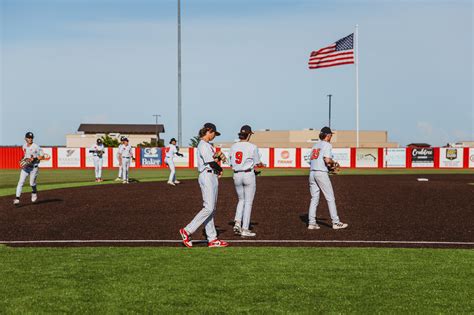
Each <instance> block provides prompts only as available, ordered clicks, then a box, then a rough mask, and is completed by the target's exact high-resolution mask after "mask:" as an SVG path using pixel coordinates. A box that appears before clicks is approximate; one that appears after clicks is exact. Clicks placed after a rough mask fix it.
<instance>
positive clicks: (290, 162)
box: [275, 148, 296, 167]
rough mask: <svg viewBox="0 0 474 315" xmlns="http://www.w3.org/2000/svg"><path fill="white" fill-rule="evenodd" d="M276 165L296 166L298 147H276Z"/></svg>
mask: <svg viewBox="0 0 474 315" xmlns="http://www.w3.org/2000/svg"><path fill="white" fill-rule="evenodd" d="M275 167H296V149H295V148H287V149H281V148H278V149H275Z"/></svg>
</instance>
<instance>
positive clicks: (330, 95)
mask: <svg viewBox="0 0 474 315" xmlns="http://www.w3.org/2000/svg"><path fill="white" fill-rule="evenodd" d="M328 98H329V128H331V98H332V94H328Z"/></svg>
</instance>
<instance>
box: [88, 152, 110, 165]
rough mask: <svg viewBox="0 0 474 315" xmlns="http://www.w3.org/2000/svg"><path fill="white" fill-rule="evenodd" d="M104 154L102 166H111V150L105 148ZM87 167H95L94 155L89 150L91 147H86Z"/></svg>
mask: <svg viewBox="0 0 474 315" xmlns="http://www.w3.org/2000/svg"><path fill="white" fill-rule="evenodd" d="M104 151H105V152H104V154H103V155H102V167H109V150H108V148H104ZM86 167H94V156H93V155H92V153H90V152H89V148H86Z"/></svg>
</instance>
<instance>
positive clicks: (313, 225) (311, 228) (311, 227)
mask: <svg viewBox="0 0 474 315" xmlns="http://www.w3.org/2000/svg"><path fill="white" fill-rule="evenodd" d="M320 228H321V227H319V225H317V224H316V223H315V224H308V230H319V229H320Z"/></svg>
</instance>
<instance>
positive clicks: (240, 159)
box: [229, 141, 260, 171]
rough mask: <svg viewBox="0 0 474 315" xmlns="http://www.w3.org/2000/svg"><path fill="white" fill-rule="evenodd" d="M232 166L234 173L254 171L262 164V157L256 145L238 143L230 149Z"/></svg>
mask: <svg viewBox="0 0 474 315" xmlns="http://www.w3.org/2000/svg"><path fill="white" fill-rule="evenodd" d="M229 157H230V166H231V167H232V169H233V170H234V171H246V170H250V169H253V168H254V167H255V165H257V164H259V163H260V155H259V153H258V148H257V146H256V145H255V144H253V143H250V142H246V141H245V142H237V143H234V144H233V145H232V147H231V148H230V153H229Z"/></svg>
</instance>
